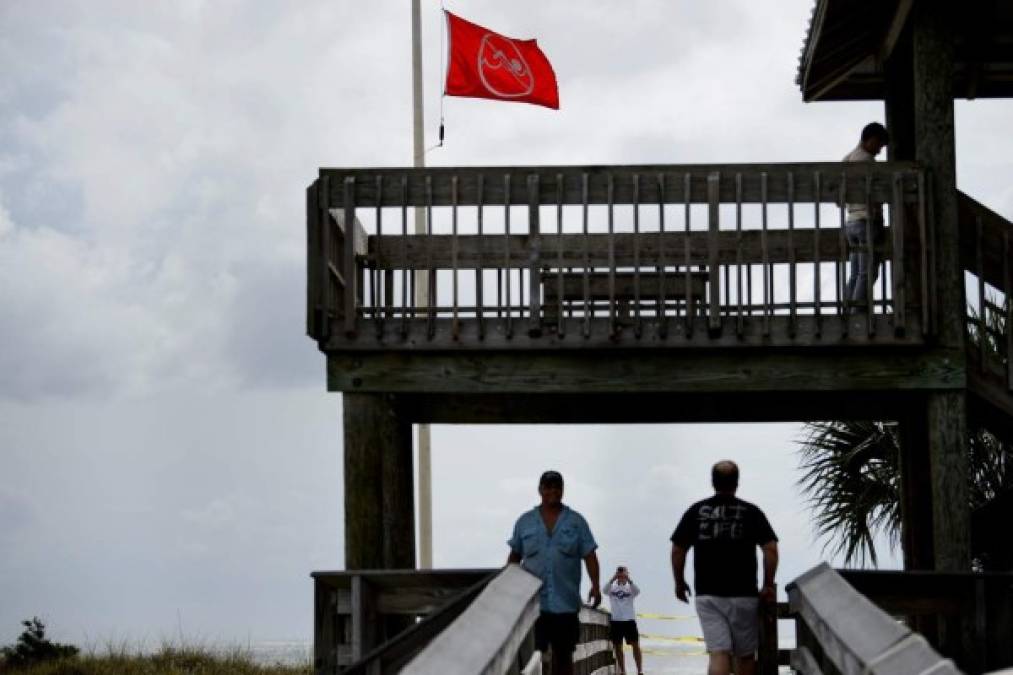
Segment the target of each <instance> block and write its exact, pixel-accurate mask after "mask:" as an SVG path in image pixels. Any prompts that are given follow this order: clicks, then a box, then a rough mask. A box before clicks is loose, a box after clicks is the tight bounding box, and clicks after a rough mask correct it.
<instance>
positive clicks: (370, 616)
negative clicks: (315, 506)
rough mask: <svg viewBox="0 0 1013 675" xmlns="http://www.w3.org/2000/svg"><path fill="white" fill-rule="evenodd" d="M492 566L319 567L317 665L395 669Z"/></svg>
mask: <svg viewBox="0 0 1013 675" xmlns="http://www.w3.org/2000/svg"><path fill="white" fill-rule="evenodd" d="M495 573H496V570H491V569H476V570H432V571H423V570H353V571H336V572H314V573H313V574H312V577H313V584H314V598H315V600H314V617H313V625H314V631H313V670H314V672H315V673H316V675H336V674H337V673H348V674H349V675H355V674H357V673H359V674H361V675H381V674H386V673H395V672H398V670H399V669H400V668H401V666H403V665H404V664H405V663H407V661H408V660H410V659H411V658H413V657H414V656H415V654H417V653H418V652H419V651H420V650H421V649H422V648H423V647H424V646H425V645H427V644H428V643H429V641H430V640H432V639H433V638H434V637H435V636H436V635H438V634H439V633H440V632H441V631H442V630H443V629H444V628H446V627H447V626H448V625H450V623H451V622H452V621H453V620H454V619H456V618H457V616H458V615H459V614H460V613H461V612H463V611H464V610H465V609H466V608H467V607H468V606H469V604H470V603H471V601H472V600H474V598H475V597H477V596H478V594H479V593H480V592H481V590H482V589H483V588H484V587H485V584H486V583H488V581H489V580H490V579H491V578H492V577H493V576H494V575H495Z"/></svg>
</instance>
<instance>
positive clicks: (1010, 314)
mask: <svg viewBox="0 0 1013 675" xmlns="http://www.w3.org/2000/svg"><path fill="white" fill-rule="evenodd" d="M1002 252H1003V255H1002V278H1003V283H1004V284H1005V288H1004V289H1003V292H1004V294H1005V296H1006V321H1005V326H1004V328H1005V329H1006V388H1007V389H1008V390H1009V391H1013V273H1011V270H1010V261H1009V258H1010V255H1011V252H1010V247H1009V231H1006V232H1003V235H1002Z"/></svg>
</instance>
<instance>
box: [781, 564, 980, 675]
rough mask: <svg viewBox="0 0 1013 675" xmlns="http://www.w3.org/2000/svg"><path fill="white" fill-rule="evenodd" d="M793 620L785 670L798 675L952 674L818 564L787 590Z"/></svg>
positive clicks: (924, 644)
mask: <svg viewBox="0 0 1013 675" xmlns="http://www.w3.org/2000/svg"><path fill="white" fill-rule="evenodd" d="M787 590H788V600H789V604H790V606H791V610H792V612H793V613H794V614H795V615H796V636H797V647H796V648H795V649H794V650H793V651H792V654H791V667H792V669H794V670H795V672H797V673H801V675H834V674H840V675H866V674H876V675H912V674H914V673H932V674H933V675H946V674H951V675H957V674H958V673H960V671H959V670H958V669H957V668H956V666H954V665H953V663H952V662H951V661H948V660H946V659H943V657H941V656H940V655H939V654H938V653H937V652H936V651H935V650H934V649H932V647H931V646H930V645H929V643H928V641H927V640H926V639H925V638H924V637H922V636H921V635H919V634H917V633H914V632H912V631H911V630H910V629H909V628H907V627H906V626H904V625H903V624H902V623H900V622H898V621H896V620H895V619H893V618H892V617H890V616H889V615H887V614H886V613H885V612H883V611H882V610H881V609H879V608H878V607H876V606H875V605H874V604H873V603H872V602H871V601H870V600H869V599H868V598H866V597H865V596H863V595H862V594H861V593H859V592H858V591H857V590H855V588H854V587H853V586H851V585H850V584H849V583H848V582H847V581H845V580H844V578H843V577H841V575H840V574H838V573H837V572H835V571H834V570H833V569H831V568H830V567H828V566H827V565H826V564H822V565H820V566H818V567H815V568H813V569H812V570H810V571H808V572H806V573H805V574H803V575H802V576H801V577H799V578H798V579H796V580H795V581H793V582H792V583H791V584H789V585H788V587H787Z"/></svg>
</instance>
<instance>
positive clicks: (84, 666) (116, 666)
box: [0, 646, 313, 675]
mask: <svg viewBox="0 0 1013 675" xmlns="http://www.w3.org/2000/svg"><path fill="white" fill-rule="evenodd" d="M312 672H313V669H312V667H311V665H310V664H309V663H308V662H307V663H305V664H301V665H282V664H276V665H261V664H258V663H256V662H255V661H254V660H253V659H252V657H251V656H250V653H249V652H248V651H246V650H244V649H242V648H235V649H228V650H224V651H222V650H212V649H209V648H205V647H177V646H163V647H162V648H161V649H159V650H157V651H156V652H154V653H151V654H139V653H132V652H129V651H128V650H127V649H124V648H110V649H107V650H105V651H103V652H101V653H99V652H93V653H83V654H80V655H78V656H73V657H69V658H62V659H55V660H51V661H44V662H41V663H36V664H33V665H29V666H22V667H19V668H17V669H15V668H12V667H10V666H5V665H4V664H3V663H2V662H0V675H15V674H17V675H310V674H311V673H312Z"/></svg>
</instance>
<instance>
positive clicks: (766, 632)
mask: <svg viewBox="0 0 1013 675" xmlns="http://www.w3.org/2000/svg"><path fill="white" fill-rule="evenodd" d="M759 622H760V624H759V627H760V640H759V659H758V664H757V665H758V668H757V669H756V672H757V673H758V675H777V661H778V658H777V602H776V601H771V602H764V601H763V600H762V599H761V600H760V616H759Z"/></svg>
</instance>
